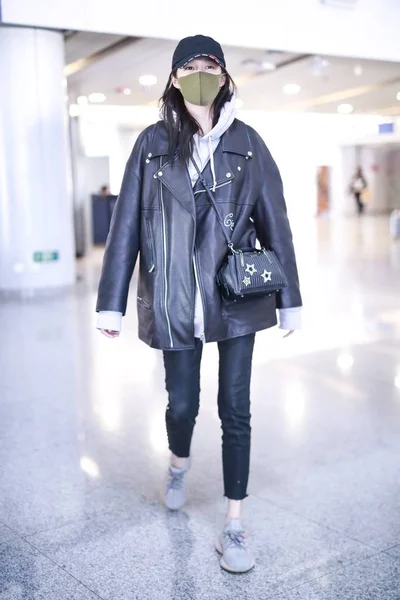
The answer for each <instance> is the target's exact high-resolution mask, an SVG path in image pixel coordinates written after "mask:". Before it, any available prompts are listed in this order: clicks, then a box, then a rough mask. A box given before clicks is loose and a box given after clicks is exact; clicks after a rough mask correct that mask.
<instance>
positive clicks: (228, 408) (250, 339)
mask: <svg viewBox="0 0 400 600" xmlns="http://www.w3.org/2000/svg"><path fill="white" fill-rule="evenodd" d="M254 339H255V334H251V335H246V336H243V337H239V338H234V339H231V340H227V341H225V342H220V343H219V344H218V347H219V394H218V409H219V416H220V419H221V422H222V432H223V434H222V462H223V471H224V487H225V496H226V497H227V498H229V499H230V500H243V498H246V496H247V483H248V479H249V467H250V436H251V427H250V380H251V367H252V359H253V348H254Z"/></svg>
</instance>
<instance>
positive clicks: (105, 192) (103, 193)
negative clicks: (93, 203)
mask: <svg viewBox="0 0 400 600" xmlns="http://www.w3.org/2000/svg"><path fill="white" fill-rule="evenodd" d="M110 194H111V191H110V186H109V185H102V186H101V188H100V196H110Z"/></svg>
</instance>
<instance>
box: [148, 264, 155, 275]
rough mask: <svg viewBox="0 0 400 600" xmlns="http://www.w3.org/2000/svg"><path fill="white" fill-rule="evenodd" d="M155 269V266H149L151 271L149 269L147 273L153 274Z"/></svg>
mask: <svg viewBox="0 0 400 600" xmlns="http://www.w3.org/2000/svg"><path fill="white" fill-rule="evenodd" d="M155 268H156V265H151V269H149V273H153V271H154V269H155Z"/></svg>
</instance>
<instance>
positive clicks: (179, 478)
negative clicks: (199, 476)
mask: <svg viewBox="0 0 400 600" xmlns="http://www.w3.org/2000/svg"><path fill="white" fill-rule="evenodd" d="M185 473H186V471H180V472H179V473H173V472H172V471H170V472H169V482H168V487H169V488H171V489H173V490H179V489H180V488H181V487H182V486H183V478H184V476H185Z"/></svg>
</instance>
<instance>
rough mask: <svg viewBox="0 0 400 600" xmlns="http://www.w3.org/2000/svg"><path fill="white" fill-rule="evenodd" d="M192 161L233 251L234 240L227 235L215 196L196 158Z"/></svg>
mask: <svg viewBox="0 0 400 600" xmlns="http://www.w3.org/2000/svg"><path fill="white" fill-rule="evenodd" d="M191 161H192V163H193V166H194V168H195V169H196V171H197V175H198V176H199V180H200V181H201V183H202V186H203V187H204V189H205V191H206V192H207V195H208V198H209V200H210V202H211V206H212V207H213V209H214V210H215V213H216V215H217V219H218V223H219V224H220V225H221V228H222V231H223V233H224V236H225V239H226V243H227V244H228V246H229V247H230V248H232V249H233V242H232V239H231V238H230V237H229V235H228V233H227V231H226V227H225V225H224V222H223V220H222V218H221V216H220V214H219V212H218V209H217V205H216V203H215V198H214V196H213V194H212V192H211V190H210V189H209V188H208V186H207V183H206V180H205V179H204V177H203V175H202V173H201V171H200V169H199V167H198V165H197V163H196V161H195V160H194V158H191ZM232 238H233V236H232Z"/></svg>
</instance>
